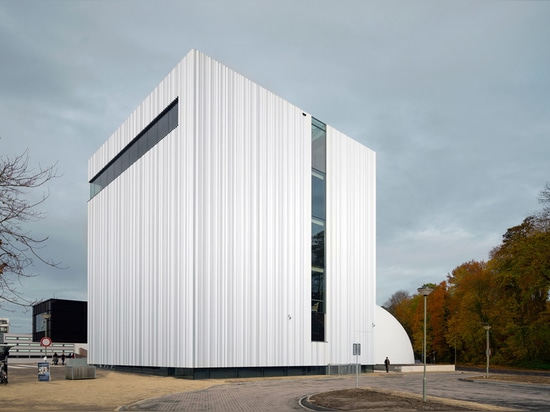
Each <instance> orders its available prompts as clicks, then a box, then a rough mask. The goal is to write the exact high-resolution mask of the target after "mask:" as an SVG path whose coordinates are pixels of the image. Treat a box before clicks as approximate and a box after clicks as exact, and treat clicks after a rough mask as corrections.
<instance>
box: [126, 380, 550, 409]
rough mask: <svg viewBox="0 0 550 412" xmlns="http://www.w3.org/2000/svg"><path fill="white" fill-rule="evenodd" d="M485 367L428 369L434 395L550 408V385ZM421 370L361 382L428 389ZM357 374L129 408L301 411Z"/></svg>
mask: <svg viewBox="0 0 550 412" xmlns="http://www.w3.org/2000/svg"><path fill="white" fill-rule="evenodd" d="M478 376H479V373H472V372H448V373H432V374H428V378H427V379H428V380H427V393H428V398H430V397H432V396H435V397H439V398H446V399H453V400H456V401H464V402H474V403H477V404H479V408H478V409H479V410H491V409H492V410H522V411H527V410H531V411H537V410H538V411H543V410H544V411H546V410H548V409H549V408H550V406H549V405H550V386H548V385H532V384H520V383H504V382H492V381H483V380H477V379H476V380H474V379H472V378H473V377H478ZM422 377H423V375H422V374H421V373H409V374H406V373H389V374H385V373H382V374H381V373H376V374H366V375H365V374H364V375H362V376H361V377H360V378H359V382H358V383H359V387H360V388H379V389H385V390H393V391H401V392H407V393H413V394H417V395H421V394H422ZM355 386H356V378H355V377H353V376H346V377H319V378H310V379H295V380H294V379H293V380H289V379H280V380H256V381H242V382H235V383H229V384H225V385H219V386H214V387H210V388H207V389H203V390H199V391H194V392H186V393H179V394H174V395H167V396H162V397H159V398H155V399H148V400H144V401H141V402H138V403H135V404H133V405H127V406H126V407H125V408H124V409H126V410H147V411H153V410H155V411H227V412H229V411H296V410H304V409H303V407H302V406H301V405H300V399H302V398H303V397H304V396H306V395H311V394H315V393H319V392H325V391H331V390H337V389H347V388H354V387H355Z"/></svg>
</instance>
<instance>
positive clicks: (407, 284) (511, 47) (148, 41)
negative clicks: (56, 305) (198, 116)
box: [0, 0, 550, 332]
mask: <svg viewBox="0 0 550 412" xmlns="http://www.w3.org/2000/svg"><path fill="white" fill-rule="evenodd" d="M548 22H550V2H547V1H498V0H491V1H484V0H476V1H468V0H461V1H436V0H434V1H412V0H411V1H391V0H389V1H385V0H379V1H368V0H356V1H354V0H344V1H332V0H326V1H325V0H278V1H261V0H248V1H245V0H233V1H221V0H219V1H215V0H185V1H184V0H180V1H163V0H156V1H147V0H146V1H140V0H132V1H122V0H112V1H107V0H105V1H100V0H96V1H78V0H72V1H69V0H66V1H56V0H49V1H39V0H34V1H30V0H29V1H26V0H11V1H10V0H0V137H1V139H0V153H1V154H2V155H10V156H13V155H17V154H20V153H22V152H23V151H24V150H25V149H27V148H28V149H29V155H30V161H31V164H33V165H38V164H42V165H51V164H52V163H54V162H57V167H58V172H59V174H60V177H59V178H58V179H56V180H55V181H53V182H51V183H50V184H49V185H48V187H47V189H48V190H49V192H50V198H49V199H48V201H47V203H46V204H45V205H44V207H43V211H44V212H45V213H46V214H47V218H46V219H44V220H42V221H40V222H37V223H35V224H33V225H29V226H28V229H29V230H31V231H32V233H33V234H35V235H36V236H37V237H39V236H42V235H47V236H49V237H50V240H49V244H48V247H47V248H46V249H45V250H43V251H42V252H43V254H45V255H46V256H47V257H50V258H52V259H56V260H60V261H62V262H63V264H64V265H65V266H68V269H64V270H56V269H51V268H48V267H43V266H40V265H36V267H35V268H34V271H35V273H37V274H39V276H37V277H34V278H31V279H26V280H24V281H23V283H22V285H21V286H20V291H21V292H23V294H24V295H25V296H26V297H27V298H29V299H35V300H42V299H49V298H53V297H56V298H60V299H77V300H86V299H87V290H86V282H87V280H86V213H87V212H86V207H87V200H88V194H89V189H88V183H87V161H88V158H89V157H90V156H91V155H92V154H93V153H94V152H95V151H96V150H97V149H98V148H99V146H100V145H101V144H102V143H103V142H104V141H105V140H106V139H107V138H108V137H109V136H110V135H111V133H112V132H113V131H114V130H115V129H116V128H117V127H118V126H119V125H120V124H121V123H122V122H123V121H124V119H125V118H126V117H127V116H128V115H129V114H130V113H131V112H132V111H133V110H134V109H135V108H136V106H137V105H138V104H139V103H140V102H141V101H142V100H143V99H144V98H145V97H146V96H147V94H148V93H149V92H150V91H151V90H152V89H153V88H154V87H155V86H156V85H157V84H158V83H159V82H160V81H161V80H162V79H163V78H164V76H165V75H166V74H168V72H169V71H170V70H171V69H172V68H173V67H174V66H175V65H176V64H177V63H178V62H179V61H180V60H181V59H182V58H183V57H184V56H185V55H186V54H187V52H188V51H189V50H190V49H192V48H195V49H199V50H200V51H202V52H204V53H206V54H208V55H210V56H211V57H213V58H214V59H216V60H218V61H220V62H222V63H224V64H226V65H227V66H229V67H230V68H232V69H234V70H236V71H238V72H240V73H242V74H243V75H244V76H246V77H248V78H249V79H251V80H253V81H255V82H257V83H259V84H260V85H262V86H264V87H266V88H267V89H269V90H271V91H272V92H274V93H275V94H277V95H279V96H281V97H283V98H284V99H286V100H288V101H290V102H291V103H293V104H295V105H296V106H298V107H300V108H302V109H304V110H305V111H307V112H309V113H311V114H312V115H314V116H315V117H317V118H319V119H321V120H323V121H324V122H326V123H328V124H330V125H331V126H333V127H335V128H337V129H339V130H340V131H342V132H344V133H345V134H347V135H349V136H351V137H353V138H355V139H357V140H358V141H360V142H362V143H364V144H365V145H367V146H368V147H370V148H371V149H373V150H375V151H376V152H377V191H378V193H377V196H378V198H377V205H378V219H377V224H378V228H377V229H378V242H377V249H378V262H377V303H378V304H383V303H384V302H385V301H386V299H387V298H388V297H389V296H391V295H392V294H393V293H394V292H395V291H397V290H399V289H405V290H408V291H410V292H415V291H416V288H417V287H419V286H421V285H422V284H423V283H426V282H435V283H439V282H440V281H442V280H444V279H445V278H446V275H447V273H449V272H450V271H451V270H452V269H454V268H455V267H456V266H458V265H460V264H461V263H463V262H466V261H468V260H471V259H477V260H482V259H486V258H487V255H488V253H489V251H490V250H491V248H492V247H494V246H496V245H498V244H499V243H500V239H501V236H502V234H503V233H504V232H505V231H506V229H507V228H508V227H511V226H513V225H516V224H519V223H521V221H522V220H523V218H524V217H526V216H527V215H528V214H530V213H532V212H534V211H536V210H537V209H539V208H540V206H539V204H538V203H537V196H538V193H539V192H540V190H541V189H542V188H543V186H544V185H545V183H546V182H547V181H550V162H549V161H548V159H549V157H550V136H549V132H550V75H549V74H550V24H548ZM8 309H9V308H8ZM0 316H8V317H10V319H11V322H12V331H15V332H30V331H31V316H30V314H28V313H27V314H24V313H21V311H19V310H15V311H14V312H7V311H6V310H3V309H0Z"/></svg>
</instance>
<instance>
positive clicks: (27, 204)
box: [0, 151, 59, 306]
mask: <svg viewBox="0 0 550 412" xmlns="http://www.w3.org/2000/svg"><path fill="white" fill-rule="evenodd" d="M55 177H57V170H56V164H54V165H52V166H49V167H46V168H42V167H39V168H38V169H37V170H36V169H32V168H30V166H29V156H28V151H25V152H24V153H23V154H21V155H19V156H15V157H9V156H0V306H3V305H2V302H3V303H12V304H16V305H23V306H25V305H29V304H30V303H31V302H30V301H28V300H26V299H24V298H23V296H22V295H21V294H20V293H19V292H18V288H17V286H18V285H21V283H20V281H21V279H22V278H27V277H31V276H33V274H31V273H30V272H29V271H28V270H29V268H30V267H32V266H33V263H34V262H35V261H36V260H38V261H40V262H43V263H45V264H46V265H49V266H53V267H58V265H59V263H57V262H54V261H52V260H49V259H45V258H44V257H43V256H42V255H41V254H40V249H42V248H43V247H45V245H46V241H47V240H48V237H42V238H35V237H34V236H33V235H32V234H31V232H30V231H26V230H24V228H23V227H24V226H26V225H27V224H28V223H30V222H36V221H38V220H41V219H43V218H44V217H45V215H44V214H43V213H42V212H41V211H40V210H38V207H39V206H40V205H42V204H43V203H44V202H45V201H46V200H47V199H48V197H49V192H48V191H44V192H42V193H41V194H40V195H39V196H38V198H37V199H36V200H34V201H33V200H30V198H32V196H31V193H32V194H33V195H34V191H33V189H37V188H39V187H41V186H43V185H44V184H46V183H47V182H49V181H50V180H52V179H53V178H55Z"/></svg>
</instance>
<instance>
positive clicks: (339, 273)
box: [325, 127, 376, 364]
mask: <svg viewBox="0 0 550 412" xmlns="http://www.w3.org/2000/svg"><path fill="white" fill-rule="evenodd" d="M326 179H327V229H326V236H327V237H326V282H327V283H326V291H327V317H326V335H325V339H326V340H327V342H328V343H329V348H328V351H329V359H327V361H328V362H327V363H332V364H344V363H354V362H355V357H354V356H352V354H353V352H352V344H353V343H361V349H362V351H361V352H362V355H361V358H360V362H361V363H362V364H372V362H373V354H372V351H373V340H372V327H373V326H372V324H373V319H374V308H375V297H376V296H375V293H376V292H375V289H376V275H375V267H376V243H375V242H376V158H375V153H374V152H373V151H372V150H370V149H368V148H367V147H365V146H363V145H361V144H360V143H358V142H356V141H354V140H353V139H350V138H349V137H347V136H345V135H344V134H342V133H340V132H338V131H336V130H334V129H333V128H331V127H327V177H326Z"/></svg>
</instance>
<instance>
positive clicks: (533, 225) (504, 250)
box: [490, 214, 550, 363]
mask: <svg viewBox="0 0 550 412" xmlns="http://www.w3.org/2000/svg"><path fill="white" fill-rule="evenodd" d="M490 256H491V261H490V264H491V267H492V270H493V272H494V273H495V276H496V277H497V279H498V283H499V285H498V286H499V287H500V288H501V289H502V290H503V291H505V293H506V295H507V297H508V299H509V302H510V303H509V304H510V307H511V308H513V309H514V310H513V313H512V314H511V316H512V319H513V327H511V328H510V329H509V330H508V334H507V336H506V339H505V349H506V353H505V354H504V355H505V358H507V359H510V360H514V361H516V362H517V361H519V362H524V363H525V362H526V363H532V362H535V361H536V360H537V359H542V358H546V359H547V361H548V362H550V351H549V350H548V349H547V348H548V346H549V344H550V327H549V325H548V317H547V314H548V296H549V292H550V230H548V225H547V223H546V221H545V218H544V216H543V215H542V214H541V215H538V216H529V217H527V218H526V219H525V220H524V221H523V222H522V223H521V225H518V226H514V227H512V228H510V229H508V230H507V231H506V233H505V234H504V236H503V241H502V244H501V245H500V246H498V247H496V248H494V249H493V250H492V251H491V255H490Z"/></svg>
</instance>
